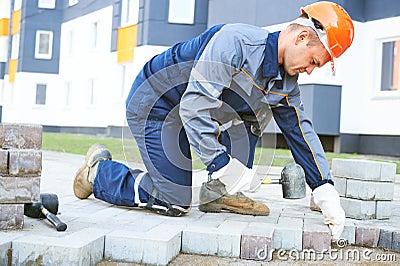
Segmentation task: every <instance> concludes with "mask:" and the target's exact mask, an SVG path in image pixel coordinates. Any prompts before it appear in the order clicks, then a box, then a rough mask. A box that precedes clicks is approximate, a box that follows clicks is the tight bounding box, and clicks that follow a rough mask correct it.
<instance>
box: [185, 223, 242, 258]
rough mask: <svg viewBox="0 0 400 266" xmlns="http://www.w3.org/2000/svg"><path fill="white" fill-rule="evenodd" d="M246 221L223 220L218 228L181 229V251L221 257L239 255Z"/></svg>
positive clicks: (191, 227)
mask: <svg viewBox="0 0 400 266" xmlns="http://www.w3.org/2000/svg"><path fill="white" fill-rule="evenodd" d="M247 225H248V223H247V222H239V221H225V222H223V223H222V224H221V225H220V226H219V227H218V228H207V227H194V226H190V227H187V228H185V229H183V233H182V252H183V253H192V254H202V255H217V256H222V257H239V256H240V240H241V235H242V232H243V230H244V228H246V227H247Z"/></svg>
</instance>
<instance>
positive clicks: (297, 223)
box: [278, 216, 304, 228]
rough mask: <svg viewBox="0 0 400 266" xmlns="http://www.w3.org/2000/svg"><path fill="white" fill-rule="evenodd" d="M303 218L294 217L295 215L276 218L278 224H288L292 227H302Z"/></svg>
mask: <svg viewBox="0 0 400 266" xmlns="http://www.w3.org/2000/svg"><path fill="white" fill-rule="evenodd" d="M303 221H304V219H303V218H300V217H298V218H295V217H284V216H280V217H279V219H278V224H279V225H288V226H290V227H293V228H303Z"/></svg>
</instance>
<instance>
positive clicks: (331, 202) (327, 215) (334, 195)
mask: <svg viewBox="0 0 400 266" xmlns="http://www.w3.org/2000/svg"><path fill="white" fill-rule="evenodd" d="M312 193H313V196H314V202H315V204H317V206H318V207H320V209H321V211H322V214H323V215H324V223H325V224H327V225H328V226H329V228H330V229H331V234H332V239H333V240H335V241H336V240H339V237H340V235H341V234H342V232H343V229H344V223H345V220H346V216H345V213H344V210H343V208H342V206H341V205H340V197H339V194H338V192H337V191H336V189H335V187H334V186H333V185H331V184H329V183H326V184H323V185H321V186H319V187H317V188H316V189H314V191H313V192H312Z"/></svg>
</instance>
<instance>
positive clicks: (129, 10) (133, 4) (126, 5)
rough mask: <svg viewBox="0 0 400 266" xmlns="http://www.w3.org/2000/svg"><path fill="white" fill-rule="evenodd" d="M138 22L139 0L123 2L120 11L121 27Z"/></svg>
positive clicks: (124, 0) (125, 0)
mask: <svg viewBox="0 0 400 266" xmlns="http://www.w3.org/2000/svg"><path fill="white" fill-rule="evenodd" d="M138 22H139V0H123V1H122V10H121V26H127V25H133V24H137V23H138Z"/></svg>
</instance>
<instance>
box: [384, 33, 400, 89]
mask: <svg viewBox="0 0 400 266" xmlns="http://www.w3.org/2000/svg"><path fill="white" fill-rule="evenodd" d="M399 87H400V40H395V41H390V42H383V43H382V74H381V91H399V90H400V88H399Z"/></svg>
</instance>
